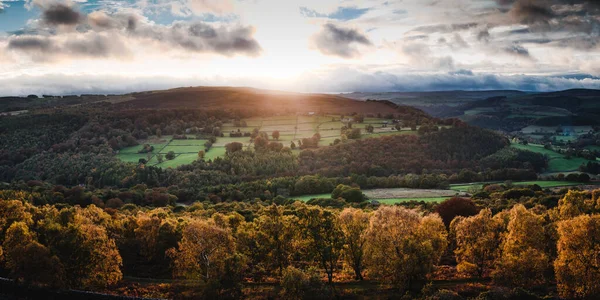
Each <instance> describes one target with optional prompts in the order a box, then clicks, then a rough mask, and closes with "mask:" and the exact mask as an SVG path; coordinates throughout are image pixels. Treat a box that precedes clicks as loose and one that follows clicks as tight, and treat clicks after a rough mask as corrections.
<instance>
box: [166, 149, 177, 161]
mask: <svg viewBox="0 0 600 300" xmlns="http://www.w3.org/2000/svg"><path fill="white" fill-rule="evenodd" d="M165 158H166V159H167V160H173V159H175V152H173V151H169V152H168V153H167V155H165Z"/></svg>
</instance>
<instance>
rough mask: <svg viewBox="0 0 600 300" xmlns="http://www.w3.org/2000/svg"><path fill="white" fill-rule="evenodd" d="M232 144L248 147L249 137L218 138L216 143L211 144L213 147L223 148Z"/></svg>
mask: <svg viewBox="0 0 600 300" xmlns="http://www.w3.org/2000/svg"><path fill="white" fill-rule="evenodd" d="M233 142H238V143H242V144H244V145H249V144H250V137H247V136H246V137H227V136H226V137H219V138H217V142H216V143H214V144H213V147H225V145H227V144H229V143H233Z"/></svg>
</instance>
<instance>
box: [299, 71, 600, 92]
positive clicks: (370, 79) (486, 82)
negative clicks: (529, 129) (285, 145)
mask: <svg viewBox="0 0 600 300" xmlns="http://www.w3.org/2000/svg"><path fill="white" fill-rule="evenodd" d="M303 79H304V82H305V83H304V88H305V89H306V90H307V91H313V92H314V91H319V92H353V91H363V92H390V91H399V92H409V91H445V90H522V91H557V90H565V89H572V88H588V89H600V80H599V79H598V78H595V77H593V76H586V77H581V76H578V77H572V76H567V75H556V76H528V75H499V74H491V73H475V72H469V71H466V72H460V71H459V72H450V73H400V74H396V73H391V72H384V71H378V72H365V71H363V70H358V69H355V68H351V67H340V68H336V69H333V70H331V71H330V72H329V73H325V74H323V73H321V75H320V76H319V75H315V74H307V75H306V76H305V77H304V78H303Z"/></svg>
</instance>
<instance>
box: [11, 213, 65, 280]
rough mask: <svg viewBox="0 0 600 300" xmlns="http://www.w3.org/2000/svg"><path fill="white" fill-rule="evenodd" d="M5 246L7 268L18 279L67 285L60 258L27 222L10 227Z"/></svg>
mask: <svg viewBox="0 0 600 300" xmlns="http://www.w3.org/2000/svg"><path fill="white" fill-rule="evenodd" d="M3 246H4V248H5V249H6V253H5V264H6V268H7V269H8V270H10V273H11V276H12V277H13V278H14V279H16V280H17V281H21V282H24V283H26V284H34V285H41V286H52V287H60V286H62V285H63V279H64V269H63V266H62V264H61V263H60V260H59V259H58V257H56V256H54V255H52V254H51V253H50V250H49V249H48V248H46V246H44V245H42V244H40V243H39V242H38V241H37V240H36V239H35V236H34V234H33V233H31V232H30V231H29V228H28V227H27V224H25V223H24V222H15V223H13V224H12V225H11V226H10V227H9V228H8V230H7V232H6V239H5V240H4V243H3Z"/></svg>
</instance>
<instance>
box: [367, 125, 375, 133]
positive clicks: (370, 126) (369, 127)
mask: <svg viewBox="0 0 600 300" xmlns="http://www.w3.org/2000/svg"><path fill="white" fill-rule="evenodd" d="M366 130H367V132H368V133H373V131H374V130H375V127H373V125H371V124H369V125H367V128H366Z"/></svg>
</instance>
